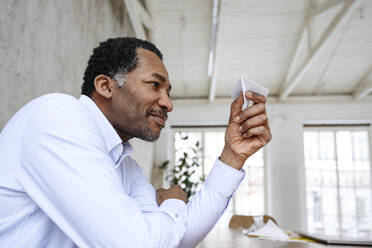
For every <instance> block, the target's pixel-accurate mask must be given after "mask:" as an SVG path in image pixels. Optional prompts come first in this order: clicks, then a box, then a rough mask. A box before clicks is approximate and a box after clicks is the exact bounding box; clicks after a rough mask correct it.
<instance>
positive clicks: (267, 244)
mask: <svg viewBox="0 0 372 248" xmlns="http://www.w3.org/2000/svg"><path fill="white" fill-rule="evenodd" d="M240 247H241V248H246V247H249V248H287V247H288V248H310V247H311V248H322V247H332V248H335V247H340V248H347V247H352V248H357V247H359V248H366V247H367V246H345V245H325V244H321V243H315V242H306V243H304V242H284V241H271V240H264V239H257V238H250V237H248V236H245V235H243V233H242V231H241V230H234V229H229V228H214V229H213V230H212V231H211V232H210V233H209V234H208V235H207V237H205V239H204V240H203V241H202V242H201V243H200V244H199V245H198V246H197V248H240Z"/></svg>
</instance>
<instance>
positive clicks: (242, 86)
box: [230, 76, 269, 109]
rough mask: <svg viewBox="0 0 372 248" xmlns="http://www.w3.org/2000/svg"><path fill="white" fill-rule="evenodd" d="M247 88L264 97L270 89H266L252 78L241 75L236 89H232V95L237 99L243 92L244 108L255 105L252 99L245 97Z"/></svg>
mask: <svg viewBox="0 0 372 248" xmlns="http://www.w3.org/2000/svg"><path fill="white" fill-rule="evenodd" d="M247 90H249V91H252V92H254V93H257V94H260V95H262V96H264V97H267V96H268V94H269V89H266V88H265V87H263V86H262V85H259V84H258V83H255V82H253V81H252V80H250V79H248V78H246V77H243V76H241V77H240V79H239V82H238V83H237V84H236V85H235V87H234V89H233V90H232V91H231V94H230V96H231V97H232V98H233V99H234V100H235V99H236V98H237V97H238V96H239V95H240V93H241V92H243V96H244V104H243V107H242V109H245V108H247V107H250V106H252V105H253V102H252V101H251V100H248V99H247V98H246V97H245V92H246V91H247Z"/></svg>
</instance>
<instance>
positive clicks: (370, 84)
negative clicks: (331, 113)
mask: <svg viewBox="0 0 372 248" xmlns="http://www.w3.org/2000/svg"><path fill="white" fill-rule="evenodd" d="M370 93H372V81H367V82H365V83H364V85H363V86H362V87H360V88H359V89H356V90H355V91H354V92H353V99H354V100H359V99H361V98H363V97H366V96H367V95H369V94H370Z"/></svg>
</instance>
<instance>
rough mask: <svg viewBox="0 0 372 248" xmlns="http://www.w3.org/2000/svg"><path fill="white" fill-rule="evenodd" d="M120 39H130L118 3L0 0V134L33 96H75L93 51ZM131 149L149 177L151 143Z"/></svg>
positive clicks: (118, 0) (117, 0) (124, 14)
mask: <svg viewBox="0 0 372 248" xmlns="http://www.w3.org/2000/svg"><path fill="white" fill-rule="evenodd" d="M118 36H134V32H133V29H132V25H131V23H130V21H129V18H128V14H127V11H126V9H125V6H124V2H123V1H122V0H107V1H101V0H78V1H75V0H64V1H60V0H39V1H36V0H20V1H16V0H2V1H0V58H1V60H0V130H1V129H2V128H3V127H4V125H5V124H6V122H7V121H8V120H9V119H10V118H11V117H12V116H13V114H14V113H15V112H16V111H17V110H18V109H19V108H21V107H22V106H23V105H24V104H26V103H27V102H28V101H30V100H31V99H33V98H35V97H38V96H40V95H43V94H46V93H51V92H63V93H68V94H71V95H73V96H76V97H77V96H79V95H80V87H81V84H82V82H83V73H84V70H85V67H86V65H87V61H88V59H89V56H90V54H91V53H92V50H93V48H94V47H96V46H97V45H98V42H100V41H103V40H106V39H107V38H110V37H118ZM133 146H134V148H135V153H134V157H135V158H136V159H137V161H138V163H139V164H140V165H141V166H142V167H143V168H144V172H145V173H146V175H147V176H149V175H150V170H149V168H151V165H152V150H153V144H150V143H148V144H146V143H142V142H140V141H133ZM142 151H143V152H142Z"/></svg>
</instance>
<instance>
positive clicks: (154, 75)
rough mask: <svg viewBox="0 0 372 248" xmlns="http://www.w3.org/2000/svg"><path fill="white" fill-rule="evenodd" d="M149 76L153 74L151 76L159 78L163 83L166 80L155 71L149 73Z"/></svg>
mask: <svg viewBox="0 0 372 248" xmlns="http://www.w3.org/2000/svg"><path fill="white" fill-rule="evenodd" d="M151 76H153V77H155V78H157V79H159V80H160V81H162V82H163V83H164V82H166V81H167V79H166V78H165V77H163V76H162V75H160V74H159V73H156V72H155V73H153V74H151Z"/></svg>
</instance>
